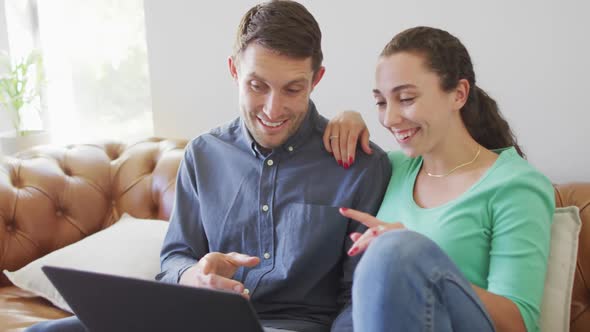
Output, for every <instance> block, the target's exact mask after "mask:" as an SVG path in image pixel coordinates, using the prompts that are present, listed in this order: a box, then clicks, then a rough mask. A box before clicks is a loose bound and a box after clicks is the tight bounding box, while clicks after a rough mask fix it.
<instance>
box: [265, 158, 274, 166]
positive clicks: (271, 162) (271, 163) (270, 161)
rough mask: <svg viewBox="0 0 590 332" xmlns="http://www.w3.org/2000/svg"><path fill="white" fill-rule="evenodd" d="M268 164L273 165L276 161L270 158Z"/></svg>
mask: <svg viewBox="0 0 590 332" xmlns="http://www.w3.org/2000/svg"><path fill="white" fill-rule="evenodd" d="M266 164H267V165H268V166H272V165H273V164H274V162H273V161H272V159H269V160H267V161H266Z"/></svg>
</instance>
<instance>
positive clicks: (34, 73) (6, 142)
mask: <svg viewBox="0 0 590 332" xmlns="http://www.w3.org/2000/svg"><path fill="white" fill-rule="evenodd" d="M0 66H2V68H1V69H0V112H5V113H6V114H7V116H8V118H9V119H10V120H11V122H12V126H13V128H14V131H12V132H10V133H8V134H6V133H4V134H3V135H1V136H0V143H1V148H2V152H3V153H6V154H12V153H14V152H17V151H19V150H22V149H26V148H28V147H30V146H32V145H36V144H41V143H46V142H47V141H48V140H49V136H48V133H47V132H46V131H44V130H29V129H27V128H26V123H25V121H24V118H25V112H26V111H29V112H31V110H34V111H36V112H35V113H36V115H37V116H38V119H39V122H42V116H41V113H42V108H41V90H42V88H43V85H44V83H45V79H44V72H43V58H42V56H41V53H40V52H39V51H36V50H35V51H32V52H31V53H30V54H29V55H28V56H26V57H24V58H21V59H19V60H17V61H12V60H11V59H10V57H9V56H8V55H7V54H2V55H1V56H0Z"/></svg>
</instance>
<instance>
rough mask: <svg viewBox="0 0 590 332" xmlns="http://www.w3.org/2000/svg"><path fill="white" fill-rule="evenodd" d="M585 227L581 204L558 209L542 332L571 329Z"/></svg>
mask: <svg viewBox="0 0 590 332" xmlns="http://www.w3.org/2000/svg"><path fill="white" fill-rule="evenodd" d="M581 226H582V223H581V221H580V214H579V209H578V207H576V206H569V207H562V208H557V209H555V214H554V216H553V224H552V225H551V250H550V251H549V261H548V266H547V274H546V278H545V289H544V294H543V303H542V305H541V317H540V321H539V325H540V327H541V331H564V332H565V331H569V329H570V304H571V299H572V289H573V284H574V273H575V271H576V258H577V252H578V236H579V233H580V228H581Z"/></svg>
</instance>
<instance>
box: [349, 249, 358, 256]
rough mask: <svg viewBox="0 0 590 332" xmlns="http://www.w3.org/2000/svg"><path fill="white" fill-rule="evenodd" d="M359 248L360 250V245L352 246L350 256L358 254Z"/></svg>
mask: <svg viewBox="0 0 590 332" xmlns="http://www.w3.org/2000/svg"><path fill="white" fill-rule="evenodd" d="M358 250H359V248H358V247H352V248H350V250H349V251H348V255H349V256H352V255H354V254H356V252H357V251H358Z"/></svg>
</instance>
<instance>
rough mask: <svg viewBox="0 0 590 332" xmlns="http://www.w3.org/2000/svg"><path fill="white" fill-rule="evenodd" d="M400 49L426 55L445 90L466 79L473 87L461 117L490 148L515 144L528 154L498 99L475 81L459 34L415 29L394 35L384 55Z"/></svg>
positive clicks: (482, 142)
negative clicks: (503, 115) (502, 111)
mask: <svg viewBox="0 0 590 332" xmlns="http://www.w3.org/2000/svg"><path fill="white" fill-rule="evenodd" d="M399 52H411V53H416V54H418V55H421V56H423V57H424V58H425V63H426V65H427V66H428V67H429V68H430V70H432V71H433V72H435V73H436V74H437V75H438V76H439V78H440V84H441V88H442V89H443V91H447V92H448V91H451V90H453V89H455V88H456V87H457V85H458V83H459V80H461V79H466V80H467V81H468V82H469V85H470V89H469V96H468V98H467V102H466V103H465V105H464V106H463V108H462V109H461V119H462V120H463V123H464V124H465V127H467V130H468V131H469V134H470V135H471V136H472V137H473V139H475V140H476V141H477V142H478V143H479V144H481V145H482V146H483V147H485V148H487V149H499V148H504V147H508V146H514V148H515V149H516V151H517V152H518V154H520V155H521V156H523V157H524V153H523V152H522V150H521V148H520V146H518V144H517V142H516V137H515V136H514V134H513V133H512V130H511V129H510V126H509V125H508V122H506V120H505V119H504V117H502V114H501V113H500V110H499V109H498V105H497V104H496V101H494V99H492V98H491V97H490V96H489V95H488V94H487V93H486V92H485V91H484V90H482V89H481V88H480V87H479V86H477V85H476V84H475V73H474V71H473V64H472V63H471V57H470V56H469V53H468V52H467V49H466V48H465V46H463V44H462V43H461V41H459V39H458V38H457V37H455V36H453V35H451V34H450V33H448V32H447V31H444V30H440V29H435V28H431V27H415V28H411V29H408V30H405V31H402V32H400V33H399V34H397V35H396V36H395V37H393V39H392V40H391V41H390V42H389V43H388V44H387V45H386V46H385V48H384V49H383V51H382V52H381V56H382V57H386V56H390V55H393V54H395V53H399Z"/></svg>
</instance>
